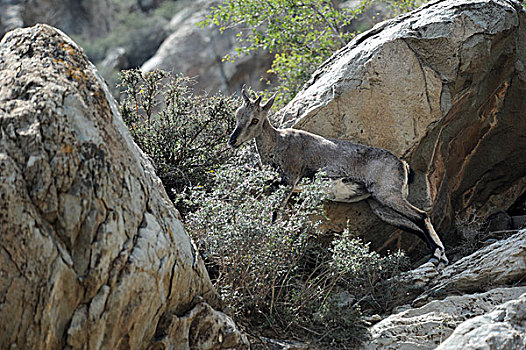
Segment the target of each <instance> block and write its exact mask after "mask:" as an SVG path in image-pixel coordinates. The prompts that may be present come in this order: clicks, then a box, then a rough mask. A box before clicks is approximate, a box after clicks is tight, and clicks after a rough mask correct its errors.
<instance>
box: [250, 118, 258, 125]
mask: <svg viewBox="0 0 526 350" xmlns="http://www.w3.org/2000/svg"><path fill="white" fill-rule="evenodd" d="M257 123H259V119H257V118H254V119H252V123H251V124H252V125H256V124H257Z"/></svg>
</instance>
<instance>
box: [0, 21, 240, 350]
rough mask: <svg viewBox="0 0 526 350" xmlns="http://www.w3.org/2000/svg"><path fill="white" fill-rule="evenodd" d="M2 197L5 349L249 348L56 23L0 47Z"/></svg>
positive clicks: (154, 180) (1, 341)
mask: <svg viewBox="0 0 526 350" xmlns="http://www.w3.org/2000/svg"><path fill="white" fill-rule="evenodd" d="M0 198H1V200H0V242H1V245H0V301H1V302H0V348H2V349H8V348H11V349H15V348H18V349H31V348H39V349H41V348H46V349H57V348H62V347H67V348H72V349H88V348H89V349H98V348H106V349H117V348H121V349H124V348H126V349H144V348H148V347H149V346H153V347H155V348H156V349H157V348H161V349H162V348H174V347H175V348H181V349H208V348H212V347H211V346H210V344H211V342H210V339H215V341H214V342H213V344H214V345H213V348H214V349H217V348H221V347H222V344H223V345H225V347H228V346H234V345H233V344H242V340H243V336H242V335H241V334H240V333H239V332H238V331H237V329H236V327H235V325H234V324H233V322H232V321H231V320H230V319H229V318H228V317H227V316H225V315H224V314H222V313H221V312H220V311H217V310H215V308H217V307H218V306H219V305H218V304H219V301H218V297H217V294H216V292H215V291H214V289H213V286H212V284H211V282H210V280H209V277H208V274H207V272H206V270H205V268H204V264H203V262H202V260H201V258H200V256H199V254H198V253H197V252H196V249H195V247H194V245H193V243H192V241H191V239H190V238H189V236H188V235H187V234H186V232H185V231H184V229H183V227H182V225H181V222H180V221H179V220H178V218H177V217H178V213H177V211H176V210H175V209H174V207H173V206H172V204H171V202H170V200H169V199H168V196H167V195H166V193H165V191H164V189H163V187H162V184H161V183H160V180H159V178H158V177H157V176H156V175H155V173H154V170H153V167H152V165H151V164H150V162H149V161H148V160H147V158H146V156H145V155H144V154H143V153H142V152H141V151H140V149H138V147H137V146H136V145H135V144H134V143H133V141H132V139H131V137H130V135H129V133H128V131H127V129H126V127H125V126H124V124H123V122H122V119H121V117H120V115H119V111H118V108H117V106H116V104H115V101H114V100H113V98H112V97H111V96H110V95H109V92H108V89H107V87H106V85H105V83H104V82H103V80H102V79H101V77H100V76H99V74H98V73H97V71H96V69H95V68H94V66H93V65H92V64H91V63H90V62H89V61H88V60H87V59H86V57H85V56H84V55H83V53H82V51H81V50H80V49H79V48H78V47H77V46H76V44H75V43H73V42H72V41H71V40H70V39H69V38H68V37H67V36H66V35H64V34H63V33H62V32H60V31H58V30H56V29H54V28H52V27H50V26H47V25H37V26H35V27H32V28H27V29H16V30H13V31H11V32H9V33H7V34H6V35H5V36H4V38H3V40H2V41H1V43H0ZM186 324H188V325H187V326H185V325H186ZM200 339H203V340H204V341H205V343H201V342H200V341H199V340H200ZM221 341H223V342H224V343H222V342H221ZM203 344H204V345H203ZM207 344H208V345H207ZM227 345H228V346H227Z"/></svg>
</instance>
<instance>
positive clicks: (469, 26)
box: [280, 0, 526, 249]
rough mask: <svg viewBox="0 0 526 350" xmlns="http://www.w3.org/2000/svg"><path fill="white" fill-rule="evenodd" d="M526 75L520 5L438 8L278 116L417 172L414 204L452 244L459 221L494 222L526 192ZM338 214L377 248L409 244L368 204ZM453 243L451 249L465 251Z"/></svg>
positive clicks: (392, 32) (354, 45)
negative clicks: (388, 155) (380, 152)
mask: <svg viewBox="0 0 526 350" xmlns="http://www.w3.org/2000/svg"><path fill="white" fill-rule="evenodd" d="M525 64H526V13H525V12H524V10H523V9H522V5H521V4H520V3H519V2H517V1H513V0H510V1H507V0H497V1H491V2H488V1H482V0H461V1H434V2H431V3H429V4H427V5H424V6H422V7H421V8H419V9H418V10H416V11H414V12H412V13H410V14H407V15H402V16H399V17H397V18H395V19H393V20H390V21H386V22H383V23H381V24H379V25H377V26H376V27H374V28H373V29H372V30H370V31H368V32H365V33H363V34H362V35H360V36H358V37H357V38H355V39H354V40H353V41H352V42H350V43H349V44H348V45H347V46H346V47H344V48H343V49H342V50H340V51H339V52H337V53H336V54H335V55H334V56H333V57H331V58H330V59H329V60H327V61H326V62H325V63H324V64H323V65H322V66H321V67H320V68H319V69H318V70H317V71H316V72H315V73H314V74H313V77H312V78H311V80H310V81H309V82H308V83H307V84H306V85H305V86H304V88H303V89H302V91H300V92H299V93H298V95H297V96H296V97H295V98H294V99H293V100H292V101H291V102H290V103H289V104H288V105H287V106H286V107H285V108H284V109H282V110H281V111H280V116H281V118H282V120H283V124H284V125H285V126H291V125H293V126H294V127H295V128H301V129H305V130H308V131H311V132H314V133H318V134H321V135H323V136H327V137H334V138H341V139H348V140H352V141H356V142H360V143H364V144H369V145H374V146H378V147H384V148H388V149H390V150H392V151H393V152H394V153H395V154H397V155H398V156H401V157H403V158H404V159H406V160H407V161H408V162H409V164H410V165H411V167H412V168H413V170H414V171H415V182H414V183H413V184H412V186H411V189H410V193H411V194H410V198H409V199H410V200H411V201H412V202H413V203H414V204H415V205H417V206H419V207H421V208H423V209H426V210H429V211H430V215H431V217H432V219H433V222H434V224H435V226H436V227H437V228H438V229H439V231H440V232H441V233H442V235H444V233H445V232H448V231H450V230H451V228H452V225H453V221H454V219H453V218H454V216H455V215H456V214H458V216H459V217H463V216H468V215H470V214H471V213H473V212H476V213H477V214H478V215H479V216H481V217H482V218H485V217H487V216H489V215H491V214H492V213H495V212H498V211H505V210H507V209H508V208H509V207H510V206H511V205H512V204H513V203H514V202H515V200H516V199H517V198H518V197H519V196H520V195H521V194H522V193H524V192H525V190H526V180H525V179H526V177H525V175H526V157H524V151H523V150H524V149H525V148H526V138H524V135H525V134H526V99H525V98H524V96H525V92H526V71H525ZM329 212H332V213H333V215H332V216H333V217H335V219H336V220H340V221H341V222H342V223H344V224H345V223H346V222H347V221H348V220H349V221H350V225H351V229H352V230H355V231H356V232H358V233H364V232H367V235H368V236H367V237H368V238H371V239H372V240H373V242H374V241H375V240H376V244H373V246H375V247H376V248H379V247H381V246H382V244H384V242H386V241H387V243H385V244H384V246H383V248H391V249H393V248H396V244H395V243H396V242H397V241H398V240H399V238H400V237H399V236H400V232H396V233H395V234H393V228H391V227H387V226H386V225H384V224H382V223H381V222H380V221H379V220H377V219H376V218H375V217H374V215H373V214H372V213H371V211H370V209H369V208H368V206H367V205H366V204H364V203H358V204H356V205H345V206H344V205H341V206H340V205H331V207H330V208H329ZM372 232H375V233H373V234H372V235H371V236H369V233H372ZM375 234H376V235H377V236H376V237H374V235H375ZM388 235H391V236H390V238H389V239H388V238H387V236H388ZM444 238H445V239H444V241H445V243H446V245H449V246H451V245H453V244H455V242H456V241H457V240H458V237H455V236H454V235H453V234H451V235H449V236H447V235H446V236H445V237H444ZM403 241H404V239H402V242H403ZM406 241H408V240H406ZM409 241H414V239H410V240H409ZM406 248H407V247H406Z"/></svg>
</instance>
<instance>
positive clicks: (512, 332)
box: [437, 293, 526, 350]
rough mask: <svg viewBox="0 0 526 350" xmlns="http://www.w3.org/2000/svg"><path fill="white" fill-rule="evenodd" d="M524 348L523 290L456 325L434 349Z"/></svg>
mask: <svg viewBox="0 0 526 350" xmlns="http://www.w3.org/2000/svg"><path fill="white" fill-rule="evenodd" d="M487 348H489V349H502V350H515V349H524V348H526V293H524V294H523V295H521V296H520V297H519V298H516V299H513V300H510V301H508V302H506V303H504V304H502V305H499V306H498V307H497V308H495V309H494V310H493V311H491V312H489V313H487V314H484V315H480V316H478V317H475V318H472V319H469V320H467V321H465V322H463V323H462V324H461V325H459V326H458V327H457V328H456V329H455V331H454V332H453V334H452V335H451V336H450V337H449V338H448V339H447V340H446V341H445V342H444V343H442V344H441V345H440V346H439V347H437V350H447V349H464V350H476V349H487Z"/></svg>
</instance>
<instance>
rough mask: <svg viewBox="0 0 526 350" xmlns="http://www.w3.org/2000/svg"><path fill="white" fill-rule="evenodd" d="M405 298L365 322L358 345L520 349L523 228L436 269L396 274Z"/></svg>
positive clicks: (525, 278) (525, 288)
mask: <svg viewBox="0 0 526 350" xmlns="http://www.w3.org/2000/svg"><path fill="white" fill-rule="evenodd" d="M401 278H402V281H403V284H404V285H406V286H407V287H406V289H404V290H401V291H399V293H400V295H401V296H400V299H399V300H403V299H404V298H406V301H407V302H408V304H406V305H404V306H400V307H398V308H397V309H395V312H394V313H393V315H390V316H388V317H386V318H384V319H383V320H382V321H380V322H379V323H377V324H375V325H374V326H372V327H370V329H369V333H370V339H369V340H368V341H367V342H366V344H365V345H364V346H363V349H364V350H365V349H368V350H372V349H400V350H403V349H435V348H437V349H451V350H453V349H465V350H468V349H488V348H489V349H510V350H511V349H522V348H524V347H525V345H526V332H525V330H526V308H524V306H525V303H526V230H522V231H520V232H518V233H517V234H515V235H513V236H511V237H510V238H508V239H505V240H502V241H499V242H495V243H493V244H491V245H489V246H487V247H485V248H483V249H481V250H479V251H477V252H475V253H474V254H472V255H469V256H467V257H465V258H463V259H461V260H459V261H457V262H456V263H454V264H452V265H451V266H448V267H446V268H445V269H443V270H442V271H437V270H436V269H435V267H434V266H433V265H432V264H431V263H428V264H425V265H422V266H421V267H420V268H418V269H415V270H412V271H410V272H407V273H406V274H405V275H404V276H402V277H401Z"/></svg>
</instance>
